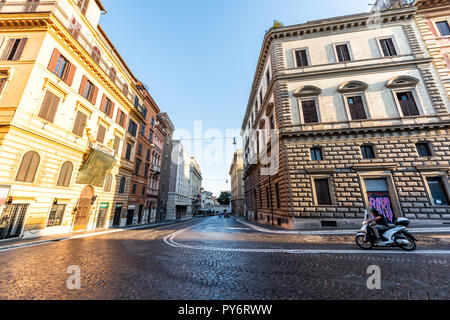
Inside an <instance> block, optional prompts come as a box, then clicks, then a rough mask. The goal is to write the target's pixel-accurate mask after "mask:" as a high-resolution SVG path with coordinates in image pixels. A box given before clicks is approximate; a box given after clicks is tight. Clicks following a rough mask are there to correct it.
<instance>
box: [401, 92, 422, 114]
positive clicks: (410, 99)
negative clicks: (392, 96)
mask: <svg viewBox="0 0 450 320" xmlns="http://www.w3.org/2000/svg"><path fill="white" fill-rule="evenodd" d="M397 98H398V102H399V103H400V107H401V108H402V112H403V116H405V117H409V116H418V115H419V109H417V104H416V101H415V100H414V96H413V94H412V92H411V91H408V92H399V93H397Z"/></svg>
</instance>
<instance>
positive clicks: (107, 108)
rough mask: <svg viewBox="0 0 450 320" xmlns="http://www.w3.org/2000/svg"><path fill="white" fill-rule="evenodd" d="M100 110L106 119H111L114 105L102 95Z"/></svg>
mask: <svg viewBox="0 0 450 320" xmlns="http://www.w3.org/2000/svg"><path fill="white" fill-rule="evenodd" d="M100 110H101V111H102V112H103V113H104V114H106V115H107V116H108V117H110V118H112V116H113V113H114V103H113V102H112V101H111V100H110V99H109V98H108V97H107V96H106V95H103V100H102V105H101V106H100Z"/></svg>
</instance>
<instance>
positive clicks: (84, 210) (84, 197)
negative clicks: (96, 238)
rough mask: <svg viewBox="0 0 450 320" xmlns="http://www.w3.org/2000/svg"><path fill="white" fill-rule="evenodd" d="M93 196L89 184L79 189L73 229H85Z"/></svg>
mask: <svg viewBox="0 0 450 320" xmlns="http://www.w3.org/2000/svg"><path fill="white" fill-rule="evenodd" d="M93 196H94V188H92V187H90V186H88V187H86V188H84V189H83V191H81V196H80V200H79V201H78V207H77V214H76V216H75V222H74V226H73V231H83V230H86V229H87V225H88V223H89V217H90V215H91V207H92V198H93Z"/></svg>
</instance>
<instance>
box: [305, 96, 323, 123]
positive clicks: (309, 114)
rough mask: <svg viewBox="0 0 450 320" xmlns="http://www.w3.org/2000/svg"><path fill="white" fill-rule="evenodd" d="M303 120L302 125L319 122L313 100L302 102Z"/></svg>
mask: <svg viewBox="0 0 450 320" xmlns="http://www.w3.org/2000/svg"><path fill="white" fill-rule="evenodd" d="M302 109H303V120H304V123H314V122H319V117H318V115H317V110H316V102H315V101H314V100H308V101H302Z"/></svg>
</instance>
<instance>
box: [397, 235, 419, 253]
mask: <svg viewBox="0 0 450 320" xmlns="http://www.w3.org/2000/svg"><path fill="white" fill-rule="evenodd" d="M405 238H406V239H407V240H408V242H409V243H408V244H401V245H400V248H402V249H403V250H405V251H414V250H416V249H417V245H416V241H415V240H414V239H413V238H411V237H410V236H408V235H405Z"/></svg>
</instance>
